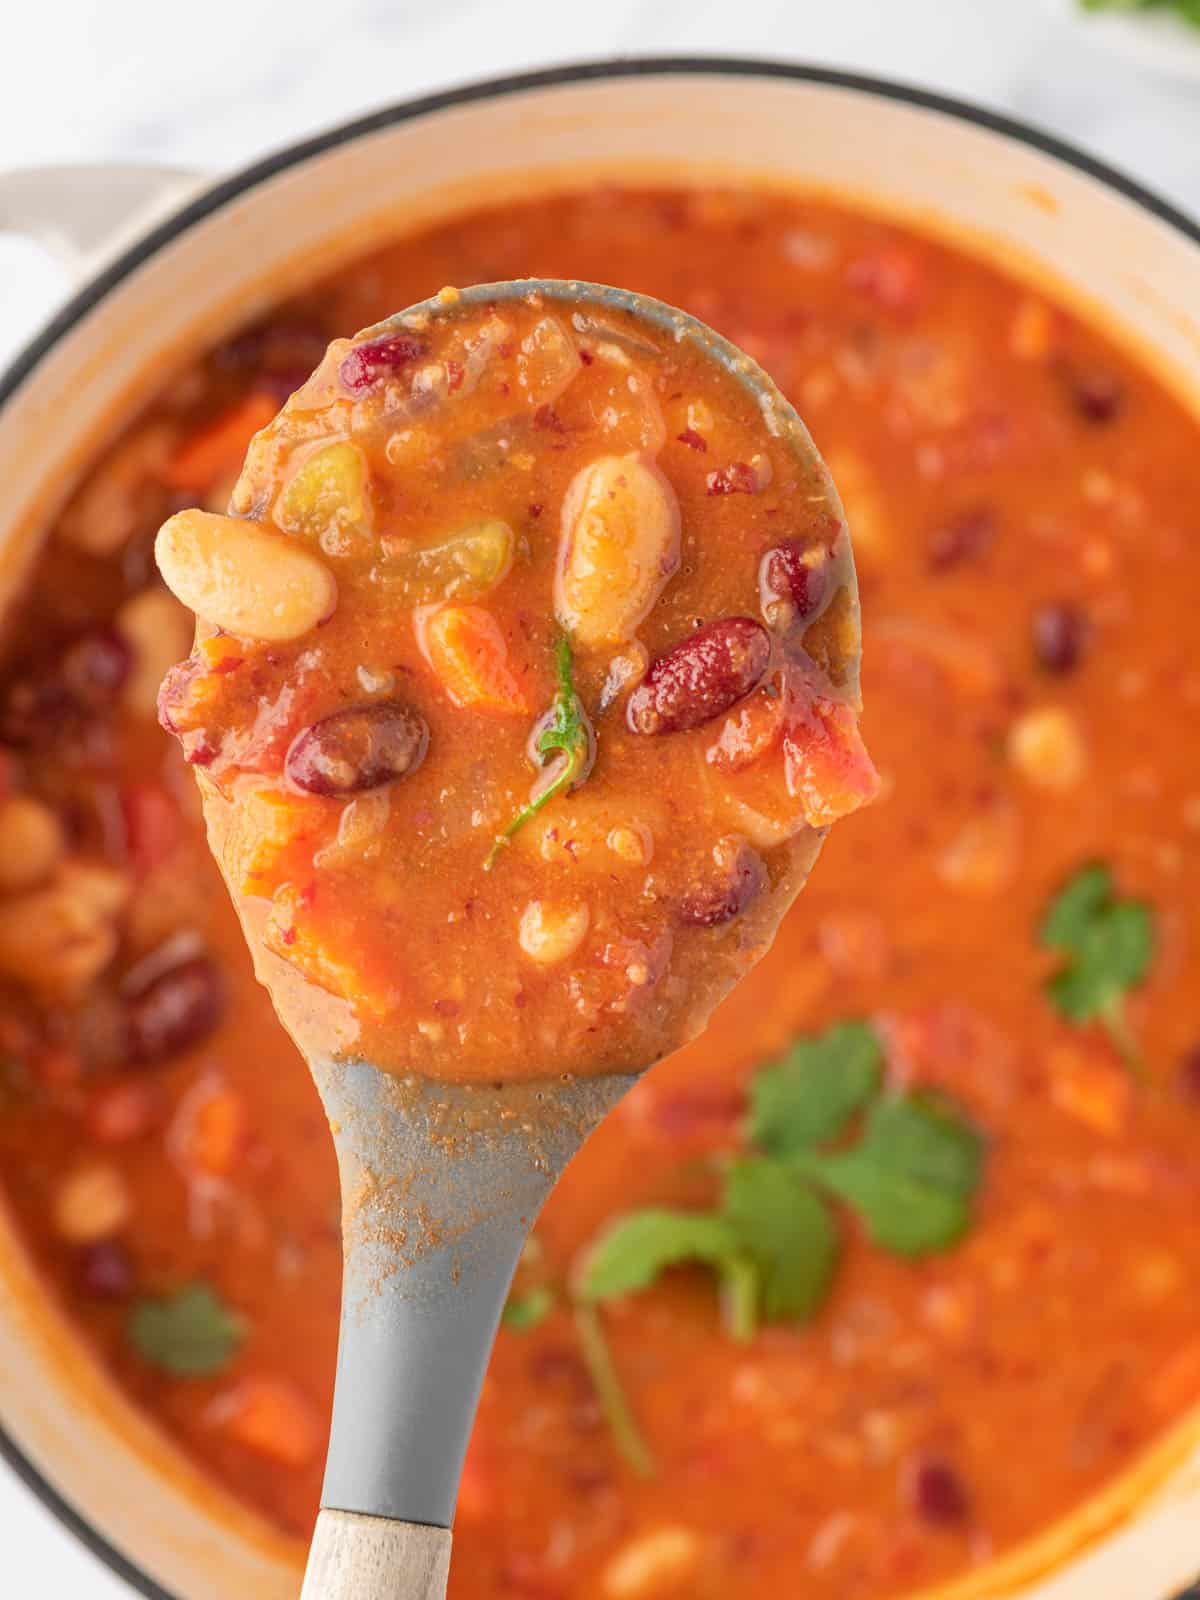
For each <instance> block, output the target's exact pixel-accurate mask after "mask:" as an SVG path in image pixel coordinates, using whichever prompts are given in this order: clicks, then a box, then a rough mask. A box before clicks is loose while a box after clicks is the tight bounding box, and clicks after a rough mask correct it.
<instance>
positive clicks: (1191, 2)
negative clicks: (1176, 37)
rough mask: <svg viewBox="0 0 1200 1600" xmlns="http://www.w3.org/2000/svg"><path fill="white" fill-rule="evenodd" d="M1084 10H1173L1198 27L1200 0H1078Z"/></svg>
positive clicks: (1199, 22) (1199, 24) (1185, 20)
mask: <svg viewBox="0 0 1200 1600" xmlns="http://www.w3.org/2000/svg"><path fill="white" fill-rule="evenodd" d="M1080 3H1081V4H1082V6H1083V9H1084V10H1085V11H1174V12H1176V13H1177V14H1178V16H1179V17H1180V18H1181V19H1182V20H1183V21H1184V22H1188V23H1191V25H1192V27H1194V28H1200V0H1080Z"/></svg>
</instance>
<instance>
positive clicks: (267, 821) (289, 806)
mask: <svg viewBox="0 0 1200 1600" xmlns="http://www.w3.org/2000/svg"><path fill="white" fill-rule="evenodd" d="M319 828H320V818H318V817H317V816H315V815H314V809H313V801H312V799H311V797H309V796H305V797H304V798H298V797H295V796H293V795H288V794H283V793H282V792H281V791H280V790H278V789H253V790H251V791H250V792H249V793H248V794H246V795H244V796H242V798H241V800H240V802H239V805H238V808H237V812H236V815H235V818H234V822H233V826H232V827H231V828H230V831H229V837H228V838H227V839H226V841H225V866H226V870H227V871H228V873H229V876H230V879H231V881H232V882H233V884H234V886H235V887H236V888H237V889H238V890H239V891H240V892H241V893H242V894H270V892H271V891H272V889H275V888H278V886H279V884H280V883H282V882H283V880H284V878H285V877H286V876H287V870H286V867H285V864H284V863H285V857H286V855H287V852H288V850H289V849H290V847H291V846H292V845H295V844H299V843H300V842H302V841H305V840H307V841H311V840H312V839H313V837H314V836H315V835H316V834H317V832H318V831H319Z"/></svg>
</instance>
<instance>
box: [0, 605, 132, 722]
mask: <svg viewBox="0 0 1200 1600" xmlns="http://www.w3.org/2000/svg"><path fill="white" fill-rule="evenodd" d="M132 665H133V655H132V653H131V651H130V649H129V646H128V645H127V644H126V643H125V641H124V640H123V639H122V638H121V636H120V635H119V634H118V633H115V632H114V631H113V630H112V629H111V628H104V627H95V628H88V629H86V630H85V631H84V632H82V633H79V634H76V636H75V637H74V638H73V639H70V640H68V642H67V643H66V645H65V646H64V647H63V648H62V650H61V653H60V654H59V656H58V659H57V660H56V661H54V662H52V663H47V664H45V665H43V666H41V667H36V666H35V667H34V668H33V669H32V670H31V671H30V672H28V673H26V674H25V675H24V676H22V677H19V678H17V679H16V680H15V681H14V682H13V683H11V684H10V685H9V688H8V692H7V694H6V695H5V697H4V705H3V710H2V712H0V737H3V738H5V739H7V740H9V741H10V742H11V743H13V744H21V745H24V744H32V743H34V742H35V741H37V740H40V739H46V738H50V737H52V736H53V735H54V733H55V732H56V731H57V730H58V728H59V727H60V726H61V722H62V719H63V718H64V717H67V716H71V715H73V714H78V713H80V712H85V713H90V712H98V711H104V710H106V709H107V708H108V707H109V706H111V705H112V704H113V703H114V702H115V701H116V699H117V697H118V695H119V694H120V692H121V689H122V688H123V686H124V684H125V680H126V678H127V677H128V676H129V671H130V668H131V667H132Z"/></svg>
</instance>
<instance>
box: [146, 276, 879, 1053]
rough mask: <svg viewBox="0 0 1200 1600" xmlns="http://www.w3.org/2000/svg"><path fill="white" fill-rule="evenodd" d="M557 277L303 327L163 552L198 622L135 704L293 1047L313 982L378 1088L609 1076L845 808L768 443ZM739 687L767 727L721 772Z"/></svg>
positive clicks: (834, 612) (660, 351) (676, 1026)
mask: <svg viewBox="0 0 1200 1600" xmlns="http://www.w3.org/2000/svg"><path fill="white" fill-rule="evenodd" d="M570 292H571V299H570V300H568V301H566V302H559V301H558V300H557V299H555V298H554V297H553V296H551V295H549V294H546V293H542V292H538V291H532V292H528V293H526V294H525V295H523V296H522V297H521V298H519V299H500V300H491V299H488V300H483V301H479V300H475V299H471V300H467V299H464V298H463V297H462V296H461V295H460V293H459V291H457V290H450V289H444V290H443V291H442V292H441V294H440V295H439V297H438V303H437V306H436V309H435V310H434V312H433V313H432V314H431V313H430V312H427V311H424V310H418V311H415V312H412V313H409V314H406V315H405V316H404V317H403V318H400V319H398V320H397V319H393V320H392V322H390V323H389V324H386V325H384V327H383V329H382V330H380V329H369V330H367V332H366V334H364V335H360V336H359V337H357V338H356V339H355V340H354V341H353V342H351V341H348V340H336V341H334V343H333V344H332V345H331V346H330V349H329V352H328V354H327V356H326V358H325V360H324V361H323V362H322V364H321V365H320V367H318V369H317V371H316V372H315V373H314V374H313V376H312V377H311V378H310V379H309V380H308V382H306V383H305V384H304V385H303V386H302V387H301V388H300V389H299V390H298V391H297V393H296V394H294V395H293V396H292V397H291V399H290V400H289V401H288V403H287V406H286V407H285V409H284V410H283V411H282V412H281V413H280V415H279V417H278V418H277V419H276V420H275V422H274V423H272V424H271V425H270V426H269V427H267V428H265V429H264V430H263V431H261V432H260V433H258V434H257V435H256V437H255V439H254V441H253V443H252V445H251V448H250V451H249V454H248V457H247V463H246V468H245V471H244V472H243V474H242V477H241V479H240V480H239V482H238V485H237V487H236V489H235V491H234V495H233V499H232V502H231V507H232V509H233V511H235V512H236V513H238V515H237V516H234V517H220V516H214V515H210V514H206V513H199V512H194V511H185V512H182V513H178V514H176V515H175V516H174V517H172V518H171V519H170V520H169V521H168V522H167V523H166V524H165V525H164V528H163V530H162V533H161V535H160V537H159V542H158V549H159V563H160V566H161V567H162V570H163V573H164V575H165V577H166V578H167V581H168V582H169V583H170V584H171V585H172V587H173V588H174V589H175V591H176V593H178V594H179V595H180V597H181V598H182V599H184V600H185V601H186V602H187V603H189V604H191V605H193V606H194V607H195V609H196V610H197V612H198V615H199V617H200V619H201V628H200V637H199V640H198V645H197V649H196V651H195V652H194V653H193V655H192V657H191V658H190V659H189V660H188V661H187V662H185V663H183V664H181V666H180V667H179V668H177V669H175V670H173V671H172V673H171V674H170V675H169V677H168V679H167V682H166V684H165V685H164V689H163V693H162V697H161V699H160V711H161V717H162V720H163V723H164V725H165V726H166V727H167V728H168V729H170V730H171V731H172V732H175V733H177V734H179V736H180V738H181V740H182V742H183V745H184V748H185V751H186V753H187V756H188V759H189V761H191V762H192V763H193V764H194V765H195V766H196V770H197V774H198V777H199V779H200V784H201V790H202V793H203V795H204V797H205V802H206V808H207V810H208V814H209V817H210V819H211V821H212V824H213V828H214V836H216V835H217V834H219V835H220V836H221V837H222V845H221V859H222V862H223V866H224V869H225V872H226V875H227V877H228V878H229V881H230V885H231V888H232V890H233V892H234V895H235V897H236V898H237V899H238V900H239V902H241V901H242V900H243V899H251V900H257V901H269V902H270V909H269V911H268V912H267V915H266V920H265V923H263V924H262V926H261V929H260V928H259V927H258V922H257V920H256V921H255V931H256V932H258V933H261V937H262V939H263V941H264V943H265V944H266V946H267V947H268V949H269V950H270V951H272V952H273V953H274V955H275V956H276V957H278V958H279V959H278V961H274V962H268V963H267V964H266V965H265V967H264V971H265V972H266V973H267V981H268V983H269V986H270V987H271V989H272V992H273V994H274V996H275V999H276V1005H277V1007H278V1008H279V1009H280V1012H281V1015H282V1016H283V1017H284V1018H285V1020H286V1021H287V1023H288V1026H289V1028H291V1029H292V1031H293V1033H294V1034H295V1036H296V1037H297V1038H299V1039H300V1041H301V1043H302V1044H304V1045H305V1048H310V1047H311V1048H315V1049H322V1048H328V1047H329V1043H330V1039H329V1036H328V1033H327V1031H326V1026H325V1015H324V1011H323V1012H322V1015H321V1018H320V1023H319V1024H318V1025H317V1026H315V1027H314V1026H313V1025H312V1023H311V1020H310V1017H309V996H308V995H307V993H306V992H305V990H306V988H307V987H308V986H309V985H311V984H314V983H315V984H316V985H317V986H318V987H319V988H321V989H322V990H326V991H329V992H332V993H333V994H335V995H337V996H338V997H339V998H340V999H342V1000H343V1001H345V1002H347V1003H348V1005H349V1007H350V1009H351V1010H352V1011H353V1013H354V1023H353V1024H350V1025H346V1026H343V1027H342V1028H341V1029H339V1033H338V1042H339V1043H342V1047H343V1048H345V1049H352V1050H354V1051H355V1052H361V1053H362V1054H365V1055H366V1057H367V1058H368V1059H369V1060H371V1061H373V1062H375V1063H376V1064H379V1065H381V1066H384V1067H387V1068H389V1069H392V1070H397V1071H417V1072H421V1073H423V1074H426V1075H430V1076H435V1077H443V1076H444V1077H460V1078H464V1079H465V1078H481V1079H486V1080H489V1081H492V1080H498V1079H503V1078H512V1077H529V1076H547V1075H557V1074H559V1073H562V1072H596V1071H611V1070H621V1071H628V1070H639V1069H641V1068H643V1067H645V1066H646V1065H648V1064H649V1063H650V1062H652V1061H654V1060H657V1059H658V1058H659V1057H661V1056H662V1055H664V1054H666V1053H667V1052H668V1051H669V1050H671V1049H673V1048H676V1047H677V1046H678V1045H679V1044H680V1043H681V1042H682V1041H683V1040H684V1039H686V1038H688V1037H691V1036H692V1035H693V1034H694V1033H695V1032H696V1031H698V1029H699V1027H700V1026H702V1024H703V1021H704V1019H705V1018H706V1016H707V1015H708V1013H709V1012H710V1011H711V1009H712V1007H713V1005H714V1004H715V1003H716V1001H717V1000H718V999H719V998H720V997H721V995H722V994H723V993H724V992H725V991H726V990H727V989H728V988H729V986H730V985H731V983H732V982H734V981H735V980H736V978H737V977H738V976H739V975H740V974H741V973H742V972H744V971H745V970H746V969H747V967H748V965H749V964H750V963H751V962H752V961H753V960H754V959H755V958H756V957H757V955H758V954H759V953H760V952H761V950H762V949H763V948H764V947H765V945H766V943H767V942H768V941H769V939H770V937H771V934H772V933H773V931H774V928H775V927H776V926H777V925H778V921H779V918H780V917H781V915H782V914H783V911H784V910H785V909H786V907H787V906H788V905H789V904H790V902H791V899H792V897H793V896H794V894H795V893H796V890H797V888H798V887H799V885H800V884H801V883H802V882H803V878H804V876H805V874H806V871H807V868H808V865H809V864H810V862H811V860H812V858H813V856H814V854H815V851H816V848H817V846H818V844H819V841H820V837H821V834H822V832H823V830H824V829H825V828H826V827H827V826H828V825H829V824H830V823H831V822H833V821H835V820H836V819H837V818H838V817H839V816H841V815H844V814H846V813H847V812H848V811H850V810H852V809H854V808H855V807H856V806H857V805H858V804H860V803H862V801H863V800H864V799H869V798H870V797H871V795H872V794H873V792H874V789H875V787H876V783H877V780H876V778H875V774H874V772H873V770H872V768H871V766H870V762H869V759H868V758H867V757H866V755H865V752H864V751H863V747H862V744H861V740H860V738H859V736H858V732H857V724H856V718H855V702H856V698H857V645H858V620H857V607H856V602H855V599H854V594H853V587H852V583H851V581H850V571H849V551H848V541H847V535H846V533H845V529H844V527H843V525H842V521H841V517H840V512H839V509H838V506H837V502H836V498H835V497H834V496H833V495H832V493H831V491H830V487H829V481H828V476H827V474H826V473H825V471H824V468H823V466H822V465H821V463H820V461H819V460H818V459H817V458H816V456H815V454H814V452H813V450H812V447H811V444H810V443H809V441H808V439H807V437H806V436H805V435H804V434H803V430H802V429H795V428H794V427H793V425H792V423H791V420H790V418H789V417H788V416H787V415H785V414H784V408H782V407H775V406H774V404H773V403H771V404H767V403H766V402H764V400H763V398H762V397H761V396H760V395H759V394H758V393H757V392H751V391H750V390H749V389H748V387H747V386H746V385H745V384H744V383H743V382H742V380H741V378H740V377H739V376H736V375H734V374H731V373H730V372H729V371H727V370H726V369H725V368H724V367H723V366H721V365H719V364H718V363H717V361H716V360H715V358H714V357H713V356H712V355H711V354H710V353H709V349H708V345H709V342H710V341H709V337H708V336H706V335H705V334H704V333H703V330H700V329H696V330H695V333H694V334H689V333H687V331H686V324H685V323H684V322H683V320H682V319H676V320H675V321H672V323H671V324H670V326H668V327H666V328H659V327H657V326H654V325H652V324H651V323H649V322H648V321H645V322H644V321H643V320H642V319H641V318H639V317H635V316H634V315H633V314H632V313H631V312H630V311H628V310H626V309H624V308H622V307H621V306H620V305H619V304H611V305H610V304H608V303H607V302H604V301H600V302H593V301H592V300H590V299H589V298H588V296H587V293H586V291H585V290H579V289H577V288H576V286H571V290H570ZM676 321H677V322H678V326H676ZM768 411H769V412H770V415H769V416H767V417H766V420H764V413H765V412H768ZM776 411H778V413H779V414H778V415H776ZM693 424H695V425H696V426H693ZM699 427H703V430H704V431H703V433H701V432H699V431H698V428H699ZM684 433H688V434H689V438H688V439H687V440H683V439H682V438H681V435H682V434H684ZM697 444H698V445H699V447H700V448H697ZM535 496H536V500H534V498H533V497H535ZM280 533H282V534H283V536H284V537H282V538H280V537H279V534H280ZM258 552H261V560H260V558H259V555H258ZM252 562H257V563H258V564H257V565H254V566H251V565H250V563H252ZM760 569H761V576H760ZM230 572H233V573H235V574H238V575H239V576H238V577H237V578H236V580H235V581H236V592H233V593H231V594H227V593H226V592H225V590H226V585H227V583H228V581H229V580H228V574H229V573H230ZM296 607H298V608H299V609H298V611H295V608H296ZM294 611H295V614H293V612H294ZM760 613H761V620H760ZM221 629H223V630H225V631H220V630H221ZM556 663H557V673H556ZM564 673H565V674H566V676H565V678H564V677H563V674H564ZM556 676H557V678H558V683H557V686H556V682H555V679H556ZM380 685H382V686H383V687H382V688H380V687H378V686H380ZM752 695H754V696H755V697H756V699H760V700H764V703H765V705H766V706H767V707H769V708H771V709H775V708H776V707H778V726H777V727H776V729H775V733H776V736H775V738H774V739H773V740H761V741H759V742H758V744H756V746H755V747H754V748H750V746H749V745H748V744H746V743H745V741H744V740H741V738H740V729H739V724H738V723H737V720H736V719H737V717H738V716H740V714H741V713H740V711H739V707H741V706H743V705H744V704H746V703H748V702H749V698H750V696H752ZM548 708H549V709H548ZM727 713H729V714H730V715H729V716H728V717H727V715H726V714H727ZM562 717H566V718H567V721H566V722H564V724H563V729H564V730H566V731H560V732H555V731H554V729H555V728H556V727H557V723H558V719H559V718H562ZM547 737H549V738H551V739H557V740H558V741H559V743H558V744H557V745H553V746H551V747H550V748H543V747H544V741H545V739H546V738H547ZM563 740H565V741H566V743H563V742H562V741H563ZM722 740H723V743H722V758H723V759H722V761H721V763H720V764H717V763H715V762H714V761H712V760H711V759H710V757H711V755H712V753H713V752H712V749H711V747H712V745H713V742H714V741H722ZM533 741H539V754H538V756H537V757H536V758H535V759H531V755H530V751H531V749H533ZM555 760H557V761H558V762H559V763H564V762H570V761H574V762H576V766H575V767H574V768H571V769H570V771H568V769H567V768H566V766H563V768H562V771H563V779H562V782H561V783H560V784H559V785H558V787H559V788H561V790H562V792H561V793H557V792H554V790H550V791H549V792H547V791H546V789H545V785H546V783H547V782H548V781H549V780H551V779H553V778H554V777H555V767H554V761H555ZM539 767H540V769H541V776H538V771H539ZM572 773H574V774H575V775H574V777H573V778H572ZM568 779H570V780H571V781H567V780H568ZM563 783H565V787H563V786H562V784H563ZM531 785H532V787H531ZM535 812H536V814H534V813H535ZM260 911H261V908H260ZM253 915H254V913H253V911H252V910H251V909H250V908H249V907H248V908H247V916H248V917H253ZM251 937H252V938H253V937H255V933H252V934H251ZM297 974H299V975H300V982H299V983H297V981H296V975H297ZM343 1041H344V1042H343Z"/></svg>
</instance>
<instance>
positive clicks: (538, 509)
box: [529, 500, 545, 522]
mask: <svg viewBox="0 0 1200 1600" xmlns="http://www.w3.org/2000/svg"><path fill="white" fill-rule="evenodd" d="M544 510H545V507H544V506H543V505H542V503H541V501H540V500H533V501H531V502H530V505H529V515H530V517H531V518H532V520H533V521H534V522H536V521H537V519H538V518H539V517H540V516H541V514H542V512H543V511H544Z"/></svg>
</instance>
